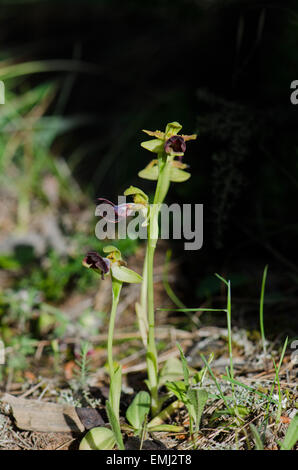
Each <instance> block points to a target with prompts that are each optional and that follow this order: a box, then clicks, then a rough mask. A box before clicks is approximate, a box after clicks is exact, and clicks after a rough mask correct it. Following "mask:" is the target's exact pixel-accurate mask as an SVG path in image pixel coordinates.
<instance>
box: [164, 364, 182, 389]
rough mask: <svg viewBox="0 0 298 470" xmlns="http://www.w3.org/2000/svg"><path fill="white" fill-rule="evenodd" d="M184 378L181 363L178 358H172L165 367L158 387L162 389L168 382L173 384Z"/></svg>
mask: <svg viewBox="0 0 298 470" xmlns="http://www.w3.org/2000/svg"><path fill="white" fill-rule="evenodd" d="M182 377H183V368H182V364H181V361H179V359H178V358H177V357H170V358H169V359H168V360H167V361H166V362H165V363H164V365H163V367H162V369H161V371H160V373H159V379H158V386H159V387H162V386H163V385H164V384H165V383H166V382H173V381H176V380H178V379H181V378H182Z"/></svg>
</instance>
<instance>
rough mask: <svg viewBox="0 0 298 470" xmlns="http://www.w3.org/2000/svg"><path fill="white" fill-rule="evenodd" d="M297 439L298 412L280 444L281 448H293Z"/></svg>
mask: <svg viewBox="0 0 298 470" xmlns="http://www.w3.org/2000/svg"><path fill="white" fill-rule="evenodd" d="M297 441H298V414H296V415H295V416H294V418H293V419H292V421H291V423H290V425H289V427H288V430H287V433H286V436H285V438H284V440H283V442H282V443H281V444H280V449H281V450H291V449H292V448H293V447H294V445H295V444H296V442H297Z"/></svg>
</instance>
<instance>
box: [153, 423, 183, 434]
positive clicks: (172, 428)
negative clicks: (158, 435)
mask: <svg viewBox="0 0 298 470" xmlns="http://www.w3.org/2000/svg"><path fill="white" fill-rule="evenodd" d="M148 431H149V432H183V431H184V427H183V426H176V425H174V424H159V425H157V426H150V425H149V424H148Z"/></svg>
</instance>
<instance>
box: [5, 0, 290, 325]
mask: <svg viewBox="0 0 298 470" xmlns="http://www.w3.org/2000/svg"><path fill="white" fill-rule="evenodd" d="M0 38H1V44H2V48H3V51H2V58H3V59H4V60H5V58H6V57H14V59H15V61H16V62H24V61H33V60H49V59H50V60H57V59H59V60H61V61H65V60H66V59H69V60H70V59H75V60H79V61H81V62H84V63H85V66H82V67H81V68H80V70H78V71H76V72H73V71H72V72H67V71H53V72H51V73H46V74H44V73H43V74H40V73H38V74H32V75H29V76H28V77H27V80H26V85H24V83H23V82H22V83H21V84H20V88H19V92H20V93H21V92H22V87H24V86H25V87H30V86H32V85H35V84H36V83H38V82H39V81H44V80H53V79H55V80H57V82H58V83H59V87H60V92H59V94H58V96H57V99H56V100H55V102H54V103H53V104H52V106H51V107H50V109H49V113H56V112H57V113H59V114H62V115H64V116H77V117H78V118H79V120H78V121H79V125H78V126H77V128H76V129H75V130H71V131H69V132H64V133H63V134H62V135H61V136H60V137H58V138H57V139H55V142H54V143H53V151H54V153H55V154H57V155H61V154H62V155H63V156H64V157H66V158H67V159H68V161H69V162H70V164H71V167H72V168H73V171H74V175H75V177H76V179H77V181H78V182H79V184H80V186H81V187H82V188H84V191H86V193H88V194H89V195H90V197H91V198H93V199H94V198H95V197H108V198H110V199H113V200H115V198H116V197H117V195H118V194H122V192H123V190H124V189H125V188H126V187H127V186H128V185H129V184H134V185H137V186H141V187H142V188H143V189H144V190H145V191H148V192H149V193H150V192H152V191H153V185H152V184H151V183H150V182H144V181H141V180H140V179H139V178H138V177H137V172H138V171H139V170H141V169H142V168H143V167H144V166H145V165H146V164H147V163H148V162H149V161H150V157H151V155H150V154H149V153H148V152H146V151H145V150H143V149H141V148H140V146H139V143H140V142H141V141H142V140H144V135H142V132H141V129H143V128H145V129H152V130H155V129H161V130H162V129H163V128H164V126H165V124H166V123H167V122H170V121H174V120H177V121H179V122H181V123H182V124H183V132H184V133H186V134H189V133H193V132H197V133H198V139H197V141H196V142H195V143H190V144H189V145H188V149H187V153H186V155H185V161H186V162H187V163H189V165H190V171H191V173H192V178H191V179H190V180H189V182H187V183H185V184H183V185H178V184H177V185H175V186H174V185H173V186H172V187H171V190H170V193H169V201H173V202H174V201H175V202H180V203H203V204H204V245H203V248H202V249H201V250H199V251H198V252H183V244H182V243H181V242H179V243H178V242H175V243H173V248H174V249H175V257H176V256H177V257H178V258H179V259H180V260H181V262H182V268H181V269H182V270H181V281H180V283H179V285H178V291H179V292H180V295H181V296H182V297H183V298H184V300H185V299H187V301H188V304H191V305H193V304H195V305H197V303H198V301H200V300H203V299H204V298H205V296H206V295H209V294H212V295H213V294H216V292H217V289H218V283H217V281H216V280H215V281H214V280H213V277H212V276H213V273H214V272H215V271H216V272H219V273H221V274H222V275H226V276H227V277H229V278H231V280H232V285H233V286H234V288H235V302H236V300H237V298H238V297H240V296H242V302H241V303H240V304H239V305H238V309H237V315H238V318H239V319H240V322H241V321H243V322H244V321H246V318H245V316H246V315H248V316H249V315H250V314H253V315H254V316H255V315H256V314H257V313H256V312H257V309H258V307H257V299H258V296H259V289H260V283H261V276H262V271H263V269H264V266H265V264H269V275H268V291H267V294H268V296H267V301H268V302H271V303H269V306H270V315H272V319H273V320H274V321H272V322H270V326H275V327H276V328H283V327H284V326H286V327H287V326H289V325H290V324H291V325H293V327H296V320H297V296H298V263H297V261H298V260H297V240H298V222H297V191H298V164H297V149H298V138H297V125H298V105H297V106H294V105H292V104H291V102H290V95H291V89H290V84H291V82H292V81H293V80H295V79H298V67H297V65H298V63H297V62H298V54H297V51H298V11H297V2H294V1H293V2H286V1H279V2H278V1H268V2H267V1H254V0H249V1H239V0H238V1H224V0H222V1H216V0H214V1H212V0H210V1H207V0H185V1H182V0H181V1H178V0H176V1H175V0H172V1H168V0H159V1H154V0H151V1H147V0H139V1H133V0H131V1H122V2H120V1H114V0H109V1H108V0H107V1H101V0H98V1H95V0H94V1H88V0H85V1H72V2H68V1H62V0H61V1H59V2H58V1H39V2H38V1H32V2H21V1H20V2H13V1H10V2H8V1H2V2H1V19H0ZM91 64H93V66H92V67H91ZM62 68H63V67H62ZM74 198H75V195H74ZM92 210H93V209H92ZM214 282H215V284H214ZM190 299H191V300H190ZM254 299H255V303H253V301H254ZM245 302H246V307H245V308H244V307H243V303H245ZM250 302H252V304H251V303H250ZM191 305H190V306H191ZM250 305H251V306H250ZM275 320H276V321H275Z"/></svg>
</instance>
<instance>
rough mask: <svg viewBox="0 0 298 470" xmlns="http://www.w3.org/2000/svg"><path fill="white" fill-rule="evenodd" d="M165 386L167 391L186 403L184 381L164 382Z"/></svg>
mask: <svg viewBox="0 0 298 470" xmlns="http://www.w3.org/2000/svg"><path fill="white" fill-rule="evenodd" d="M166 387H167V389H168V390H169V392H171V393H173V395H175V396H176V397H177V398H178V400H180V401H182V402H183V403H184V404H186V401H187V397H186V385H185V383H184V382H182V380H181V381H179V380H178V381H176V382H166Z"/></svg>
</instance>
